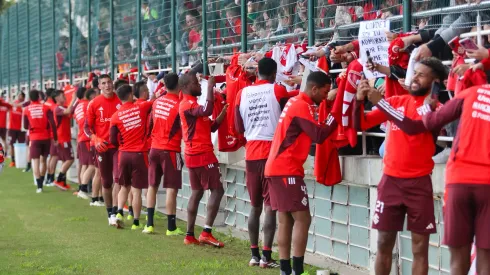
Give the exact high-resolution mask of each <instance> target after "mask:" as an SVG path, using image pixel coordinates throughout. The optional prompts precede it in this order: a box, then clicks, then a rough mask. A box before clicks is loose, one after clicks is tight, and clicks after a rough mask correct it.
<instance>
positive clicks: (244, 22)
mask: <svg viewBox="0 0 490 275" xmlns="http://www.w3.org/2000/svg"><path fill="white" fill-rule="evenodd" d="M240 4H241V5H240V6H241V14H240V20H241V21H242V33H241V38H242V50H241V51H242V53H246V52H247V43H248V41H247V26H248V24H247V0H240Z"/></svg>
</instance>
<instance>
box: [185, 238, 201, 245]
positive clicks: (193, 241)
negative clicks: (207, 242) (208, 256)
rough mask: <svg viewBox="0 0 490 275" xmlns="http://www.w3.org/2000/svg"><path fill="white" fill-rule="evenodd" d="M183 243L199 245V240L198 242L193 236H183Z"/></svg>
mask: <svg viewBox="0 0 490 275" xmlns="http://www.w3.org/2000/svg"><path fill="white" fill-rule="evenodd" d="M184 244H185V245H191V244H195V245H201V242H199V241H198V240H197V239H196V237H194V236H185V238H184Z"/></svg>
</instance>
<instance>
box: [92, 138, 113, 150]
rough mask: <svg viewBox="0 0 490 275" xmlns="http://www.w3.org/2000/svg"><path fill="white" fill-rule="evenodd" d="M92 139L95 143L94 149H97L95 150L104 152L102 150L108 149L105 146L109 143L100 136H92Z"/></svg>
mask: <svg viewBox="0 0 490 275" xmlns="http://www.w3.org/2000/svg"><path fill="white" fill-rule="evenodd" d="M93 141H94V144H95V150H97V152H99V153H104V152H107V150H108V149H109V148H108V147H107V145H109V143H108V142H107V141H105V140H103V139H102V138H100V137H98V136H95V137H94V138H93Z"/></svg>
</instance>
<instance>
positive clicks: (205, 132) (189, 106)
mask: <svg viewBox="0 0 490 275" xmlns="http://www.w3.org/2000/svg"><path fill="white" fill-rule="evenodd" d="M214 85H216V84H215V80H214V77H210V78H209V80H208V91H207V95H206V104H204V106H200V105H199V104H198V103H197V97H198V96H200V95H201V86H200V85H199V81H198V80H197V77H196V75H195V74H184V75H182V76H181V77H180V79H179V88H180V89H181V91H182V93H183V94H184V96H183V99H182V101H181V102H180V106H179V116H180V119H181V124H182V135H183V138H184V142H185V151H184V153H185V156H184V158H185V163H186V165H187V167H188V168H189V179H190V183H191V189H192V194H191V197H190V198H189V204H188V206H187V215H188V216H187V234H186V237H185V239H184V243H185V244H200V243H201V244H208V245H212V246H215V247H224V244H223V243H222V242H220V241H218V240H216V239H215V238H214V237H213V234H212V226H213V223H214V220H215V219H216V215H217V214H218V210H219V205H220V202H221V198H222V197H223V194H224V189H223V184H222V183H221V179H220V177H221V173H220V170H219V164H218V159H217V158H216V156H215V155H214V148H213V143H212V142H211V132H215V131H216V130H218V128H219V125H220V123H221V122H222V121H223V119H224V118H225V116H226V110H227V108H228V105H225V107H224V108H223V110H222V111H221V113H220V114H219V116H218V117H217V118H216V120H215V121H212V120H211V119H210V118H209V116H210V115H211V114H212V113H213V107H214ZM204 190H211V196H210V197H209V200H208V204H207V215H206V224H205V226H204V231H203V232H202V233H201V235H200V236H199V240H197V239H196V237H195V236H194V225H195V222H196V216H197V209H198V207H199V201H200V200H201V198H202V196H203V195H204Z"/></svg>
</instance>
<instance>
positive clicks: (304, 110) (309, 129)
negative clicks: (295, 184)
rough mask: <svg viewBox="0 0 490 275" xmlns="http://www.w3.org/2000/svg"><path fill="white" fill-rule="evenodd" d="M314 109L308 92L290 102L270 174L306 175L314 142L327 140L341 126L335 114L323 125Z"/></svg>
mask: <svg viewBox="0 0 490 275" xmlns="http://www.w3.org/2000/svg"><path fill="white" fill-rule="evenodd" d="M314 110H315V108H314V106H313V101H312V100H311V99H310V98H309V97H308V96H307V95H306V94H305V93H300V94H299V95H297V96H295V97H293V98H291V99H290V100H289V101H288V102H287V103H286V106H285V107H284V110H283V111H282V113H281V116H280V118H279V123H278V124H277V128H276V131H275V134H274V139H273V140H272V146H271V151H270V154H269V157H268V159H267V163H266V165H265V172H264V174H265V176H266V177H279V176H281V177H283V176H298V177H304V176H305V171H304V169H303V164H304V163H305V161H306V158H307V157H308V153H309V152H310V148H311V143H312V142H315V143H323V142H324V141H325V140H326V139H327V137H328V136H329V135H330V134H331V133H333V132H334V130H335V129H336V127H337V123H336V121H335V119H333V117H332V116H329V117H328V118H327V122H326V124H325V125H319V124H318V123H317V122H316V121H315V119H314V115H313V114H314Z"/></svg>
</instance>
